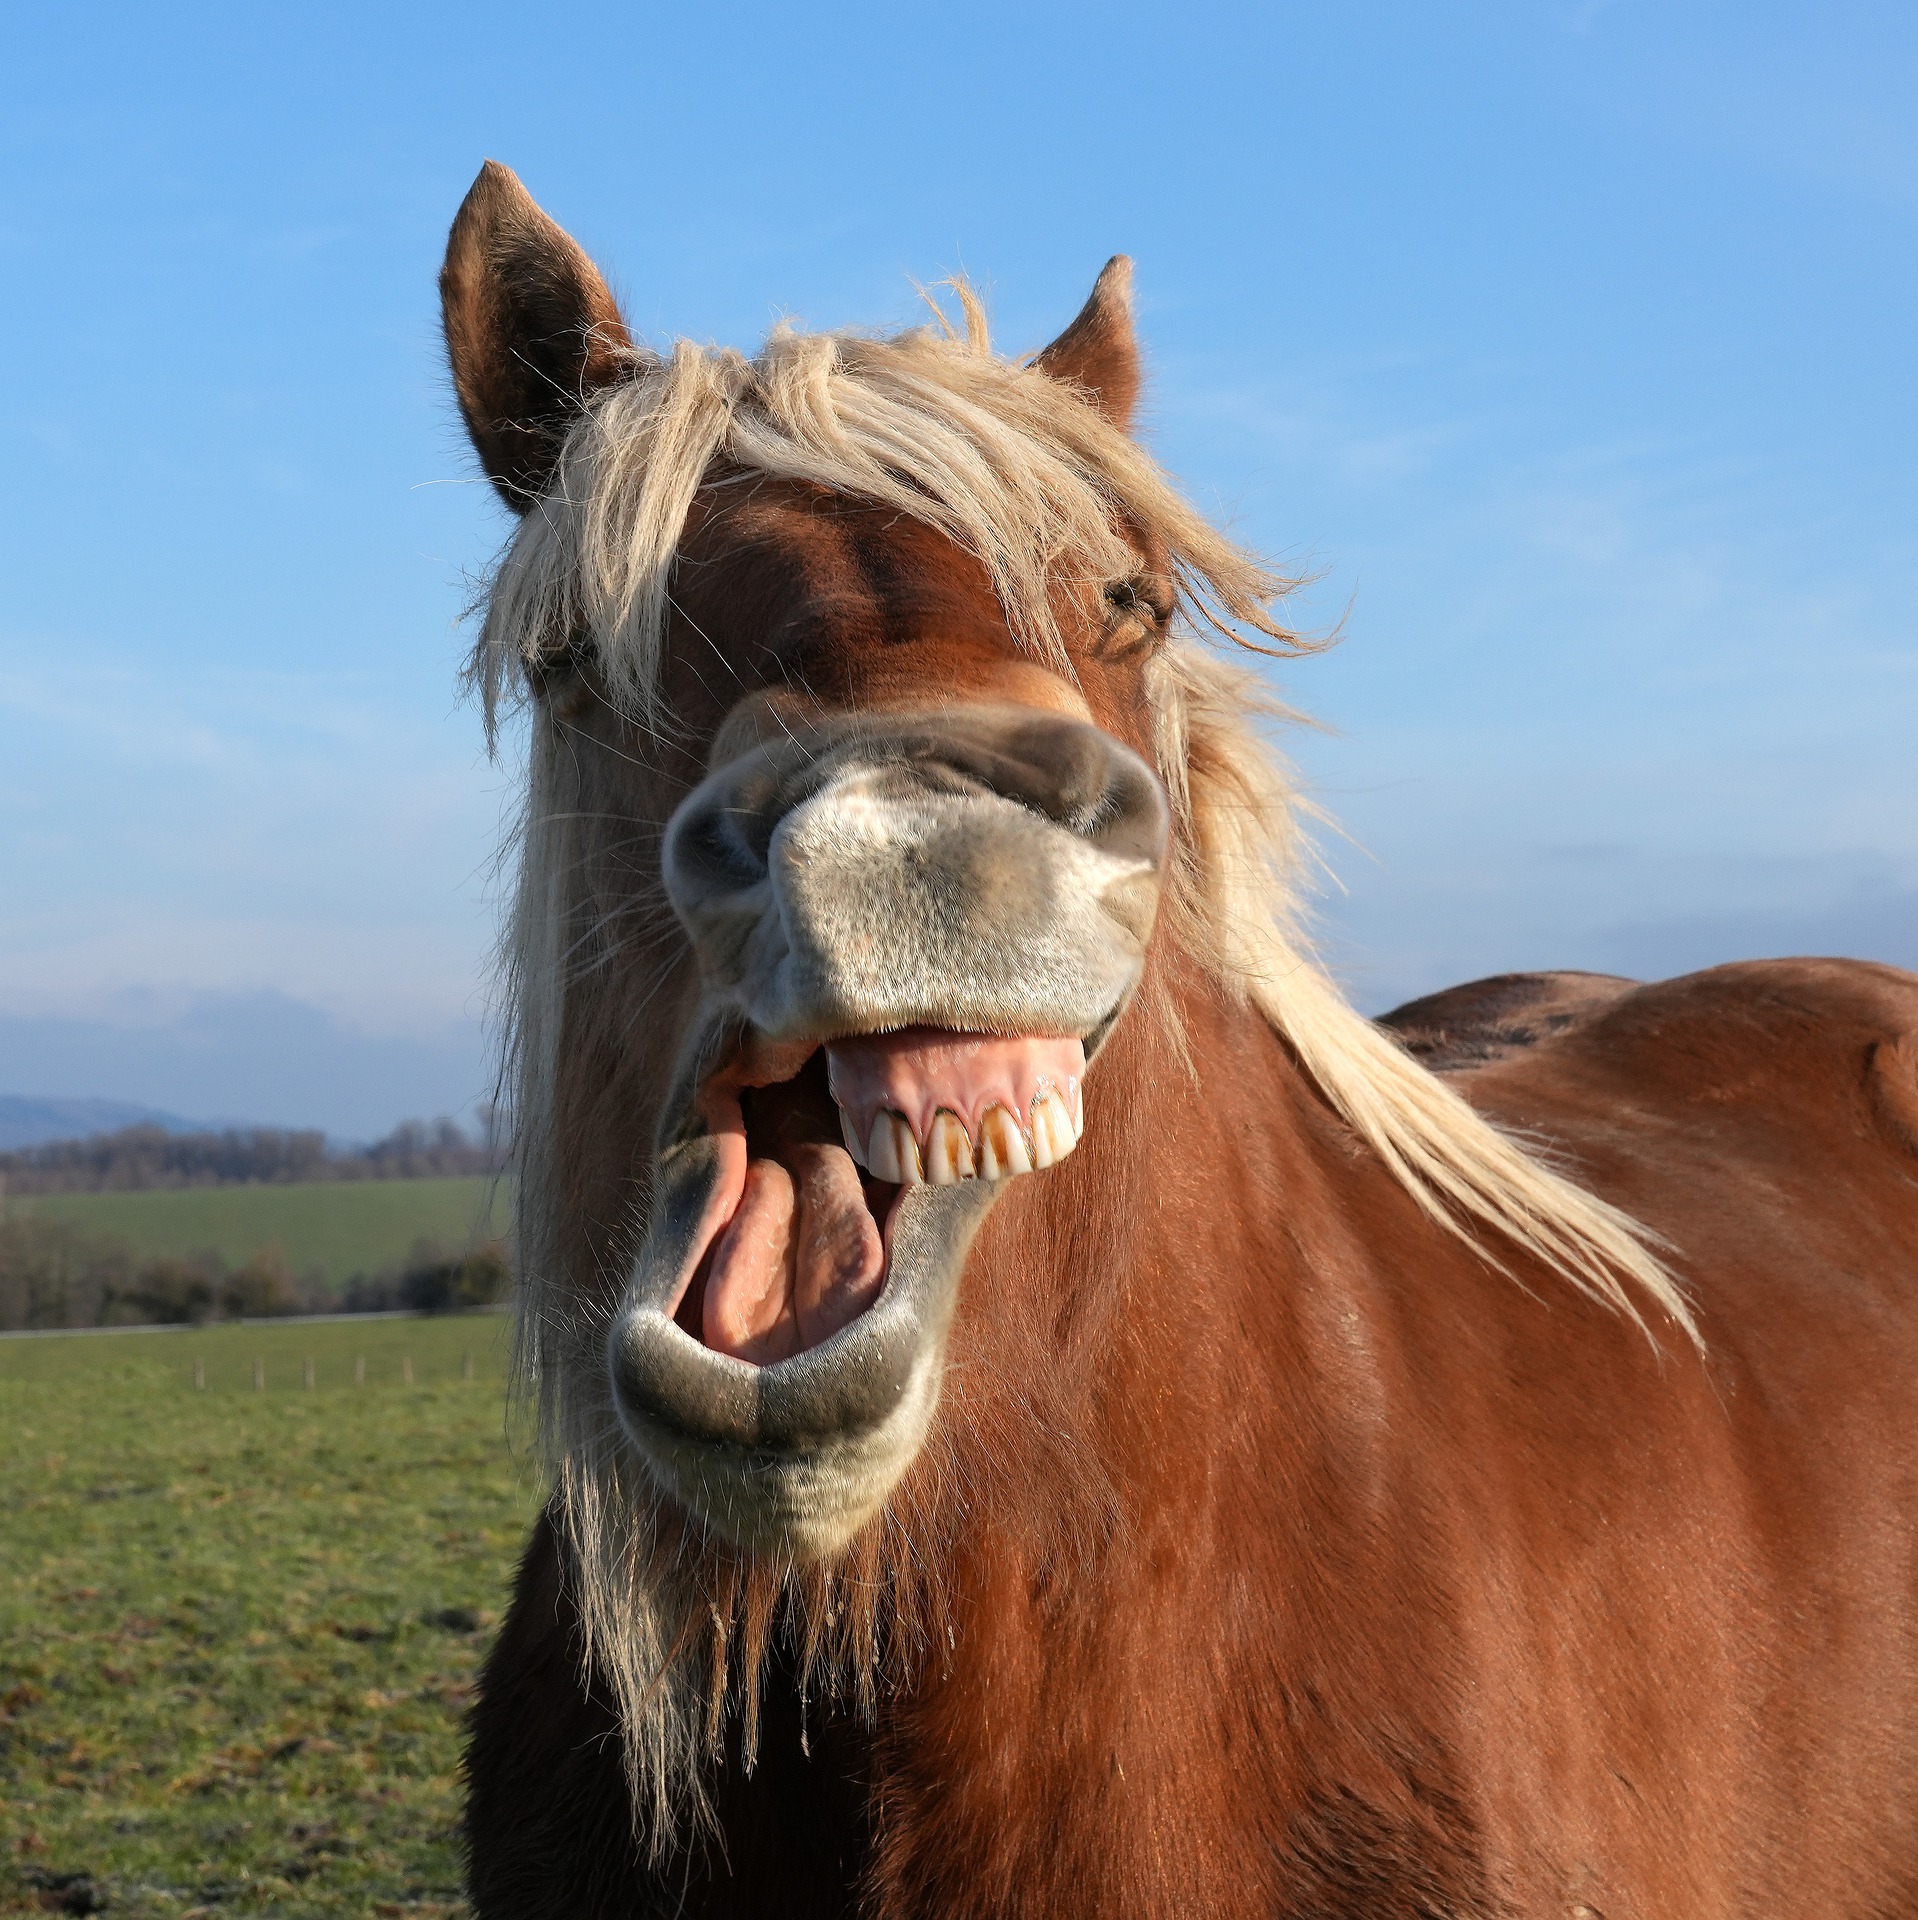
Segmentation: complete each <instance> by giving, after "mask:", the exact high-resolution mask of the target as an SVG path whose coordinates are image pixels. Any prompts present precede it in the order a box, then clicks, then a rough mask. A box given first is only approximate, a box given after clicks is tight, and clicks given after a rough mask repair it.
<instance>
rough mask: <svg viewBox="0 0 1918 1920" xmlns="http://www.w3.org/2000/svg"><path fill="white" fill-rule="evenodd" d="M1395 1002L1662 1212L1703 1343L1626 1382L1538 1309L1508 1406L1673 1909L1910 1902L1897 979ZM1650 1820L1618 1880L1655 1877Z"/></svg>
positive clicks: (1911, 1056) (1916, 1472)
mask: <svg viewBox="0 0 1918 1920" xmlns="http://www.w3.org/2000/svg"><path fill="white" fill-rule="evenodd" d="M1386 1024H1388V1025H1390V1026H1392V1027H1394V1029H1395V1030H1397V1031H1398V1032H1400V1033H1401V1035H1402V1036H1404V1037H1406V1038H1407V1039H1408V1042H1409V1043H1411V1044H1414V1045H1415V1048H1416V1050H1418V1051H1420V1052H1421V1053H1422V1054H1423V1055H1424V1057H1425V1058H1426V1059H1427V1061H1428V1063H1430V1064H1433V1065H1434V1066H1436V1067H1437V1068H1438V1070H1440V1071H1441V1072H1443V1073H1445V1075H1446V1077H1447V1079H1448V1081H1449V1083H1450V1084H1451V1085H1452V1086H1454V1087H1455V1088H1456V1089H1457V1090H1458V1091H1459V1092H1460V1093H1461V1094H1463V1095H1464V1096H1465V1097H1466V1098H1467V1099H1469V1100H1470V1101H1471V1102H1472V1103H1473V1104H1474V1105H1475V1106H1476V1107H1478V1108H1480V1109H1481V1110H1482V1111H1483V1112H1485V1113H1486V1114H1487V1115H1488V1116H1489V1117H1491V1118H1493V1119H1495V1120H1497V1121H1498V1122H1500V1123H1501V1124H1502V1125H1505V1126H1507V1127H1510V1128H1514V1129H1517V1130H1521V1131H1522V1132H1524V1133H1525V1134H1526V1135H1528V1136H1529V1137H1530V1138H1531V1139H1533V1140H1534V1141H1537V1142H1540V1143H1542V1144H1543V1145H1544V1146H1545V1147H1546V1148H1547V1149H1548V1150H1549V1151H1550V1152H1551V1153H1552V1154H1554V1155H1555V1156H1556V1157H1557V1159H1558V1162H1559V1164H1560V1165H1561V1166H1562V1167H1563V1168H1564V1169H1565V1170H1566V1171H1567V1172H1568V1173H1569V1174H1571V1175H1572V1177H1574V1178H1576V1179H1578V1180H1579V1181H1580V1182H1581V1183H1582V1184H1585V1185H1587V1186H1588V1187H1589V1188H1591V1189H1592V1190H1593V1191H1595V1192H1597V1193H1599V1194H1600V1195H1602V1196H1603V1197H1604V1198H1606V1199H1607V1200H1610V1201H1611V1202H1613V1203H1614V1204H1615V1205H1617V1206H1619V1207H1621V1208H1622V1209H1624V1210H1625V1211H1626V1212H1627V1213H1629V1214H1630V1215H1632V1216H1633V1217H1634V1218H1635V1219H1636V1220H1638V1221H1639V1222H1640V1223H1641V1224H1642V1225H1644V1226H1645V1227H1647V1228H1648V1229H1650V1230H1651V1231H1652V1232H1653V1233H1654V1234H1656V1235H1657V1236H1658V1237H1659V1239H1660V1240H1661V1241H1662V1242H1663V1247H1662V1249H1661V1251H1662V1252H1663V1253H1664V1255H1665V1257H1666V1258H1667V1260H1668V1261H1669V1264H1670V1265H1671V1267H1672V1269H1673V1271H1674V1272H1675V1273H1676V1274H1677V1275H1678V1277H1679V1279H1680V1281H1681V1283H1682V1284H1683V1287H1684V1290H1685V1292H1686V1294H1687V1296H1688V1297H1689V1299H1690V1301H1691V1303H1692V1305H1693V1308H1694V1311H1695V1314H1696V1317H1697V1322H1698V1327H1699V1331H1700V1334H1701V1336H1702V1343H1703V1358H1702V1361H1696V1360H1694V1359H1693V1357H1692V1356H1691V1355H1689V1354H1688V1353H1687V1352H1686V1351H1685V1350H1684V1342H1683V1340H1682V1337H1681V1336H1678V1335H1676V1334H1675V1333H1674V1332H1673V1331H1671V1330H1668V1329H1666V1328H1662V1327H1661V1328H1655V1329H1653V1331H1654V1333H1655V1336H1656V1338H1657V1340H1658V1342H1659V1343H1660V1344H1661V1346H1662V1347H1663V1348H1664V1350H1665V1351H1664V1357H1663V1358H1662V1359H1660V1360H1659V1361H1658V1362H1657V1364H1656V1366H1655V1367H1648V1368H1646V1369H1644V1370H1643V1371H1642V1372H1639V1373H1638V1374H1636V1376H1635V1377H1632V1378H1631V1382H1630V1388H1629V1391H1622V1390H1621V1384H1620V1383H1621V1381H1623V1380H1625V1379H1627V1377H1628V1375H1629V1373H1630V1370H1629V1369H1626V1368H1621V1366H1620V1365H1619V1363H1618V1361H1617V1359H1616V1358H1612V1359H1606V1360H1600V1359H1599V1358H1598V1357H1597V1356H1598V1354H1599V1352H1600V1342H1599V1339H1598V1337H1597V1336H1596V1335H1594V1334H1591V1333H1589V1332H1588V1333H1586V1334H1579V1333H1576V1332H1574V1331H1573V1327H1574V1324H1575V1323H1580V1322H1581V1321H1582V1323H1583V1324H1584V1325H1585V1326H1586V1327H1587V1328H1588V1329H1589V1328H1590V1327H1591V1326H1592V1324H1593V1323H1591V1322H1590V1321H1589V1320H1585V1319H1583V1317H1582V1316H1581V1315H1578V1314H1570V1315H1568V1313H1567V1311H1566V1309H1564V1308H1563V1307H1562V1306H1552V1307H1548V1308H1547V1309H1546V1310H1545V1311H1544V1312H1543V1313H1542V1314H1539V1315H1537V1316H1536V1317H1537V1318H1539V1319H1540V1321H1541V1323H1542V1322H1543V1321H1544V1320H1545V1319H1547V1318H1549V1319H1551V1320H1552V1321H1554V1322H1555V1323H1556V1328H1557V1331H1556V1333H1555V1334H1553V1333H1549V1332H1544V1331H1541V1333H1540V1334H1539V1336H1538V1339H1537V1342H1536V1344H1537V1347H1538V1349H1539V1352H1540V1353H1543V1354H1546V1355H1547V1356H1548V1357H1549V1359H1550V1362H1551V1367H1552V1369H1553V1371H1552V1374H1551V1378H1550V1383H1549V1391H1531V1392H1528V1394H1527V1395H1526V1396H1524V1397H1523V1399H1522V1400H1521V1401H1518V1402H1516V1403H1515V1402H1514V1401H1513V1400H1511V1399H1507V1400H1505V1401H1504V1403H1503V1406H1502V1412H1501V1419H1502V1420H1503V1421H1504V1422H1505V1424H1506V1425H1507V1427H1508V1428H1522V1429H1523V1440H1522V1441H1521V1443H1520V1444H1522V1445H1523V1447H1524V1448H1525V1462H1524V1463H1525V1467H1526V1471H1527V1476H1528V1477H1529V1478H1530V1479H1532V1481H1533V1482H1534V1484H1535V1485H1536V1486H1537V1487H1538V1488H1539V1489H1540V1491H1541V1493H1542V1494H1543V1495H1544V1497H1545V1499H1546V1501H1547V1514H1546V1516H1535V1519H1534V1523H1533V1531H1532V1534H1531V1536H1530V1538H1529V1540H1528V1542H1527V1545H1528V1548H1529V1549H1531V1550H1532V1551H1534V1552H1538V1551H1540V1550H1541V1549H1540V1542H1541V1541H1542V1540H1544V1539H1547V1538H1549V1539H1550V1541H1551V1546H1550V1547H1549V1548H1548V1549H1544V1550H1543V1551H1544V1553H1545V1557H1546V1558H1548V1559H1550V1561H1551V1562H1552V1571H1551V1577H1550V1579H1549V1580H1548V1581H1547V1582H1546V1587H1547V1588H1549V1594H1548V1593H1547V1592H1546V1591H1545V1590H1544V1589H1541V1594H1540V1596H1539V1597H1538V1604H1540V1605H1541V1606H1548V1607H1549V1608H1551V1609H1552V1611H1553V1613H1554V1614H1555V1616H1556V1621H1557V1623H1558V1627H1559V1628H1560V1629H1562V1631H1561V1632H1560V1634H1559V1638H1560V1643H1561V1645H1571V1644H1574V1643H1576V1646H1577V1649H1578V1651H1577V1654H1576V1658H1577V1660H1578V1661H1579V1662H1580V1663H1581V1664H1582V1665H1584V1666H1585V1668H1586V1671H1587V1681H1586V1684H1585V1689H1584V1690H1583V1691H1582V1692H1581V1696H1580V1697H1581V1698H1583V1697H1584V1694H1585V1692H1592V1691H1597V1692H1604V1693H1609V1694H1610V1697H1611V1698H1612V1700H1613V1702H1614V1707H1613V1711H1612V1714H1611V1715H1610V1717H1609V1719H1608V1720H1607V1721H1605V1722H1604V1723H1603V1724H1602V1725H1600V1726H1599V1727H1598V1730H1597V1731H1596V1732H1593V1730H1592V1729H1591V1728H1589V1727H1583V1728H1582V1729H1581V1733H1582V1737H1583V1738H1585V1740H1586V1742H1587V1747H1588V1752H1587V1758H1588V1759H1589V1761H1590V1762H1591V1772H1592V1776H1593V1778H1595V1779H1596V1778H1599V1777H1601V1776H1603V1775H1605V1774H1606V1773H1607V1772H1609V1773H1610V1774H1611V1775H1613V1776H1615V1778H1616V1781H1617V1782H1618V1783H1622V1784H1618V1785H1616V1786H1614V1783H1613V1780H1611V1779H1605V1780H1604V1782H1603V1785H1604V1789H1605V1791H1607V1792H1613V1791H1615V1792H1619V1793H1627V1792H1631V1793H1646V1792H1650V1791H1652V1789H1653V1783H1654V1782H1657V1781H1659V1780H1660V1779H1661V1777H1662V1782H1663V1786H1664V1788H1665V1789H1666V1790H1668V1791H1670V1792H1671V1793H1674V1794H1678V1795H1681V1796H1682V1798H1681V1799H1680V1800H1675V1801H1674V1802H1673V1807H1674V1816H1675V1817H1674V1824H1673V1825H1672V1827H1671V1828H1670V1829H1669V1831H1668V1836H1667V1837H1668V1839H1669V1837H1670V1836H1671V1835H1676V1834H1678V1833H1680V1832H1684V1833H1686V1834H1687V1835H1688V1836H1689V1837H1690V1838H1692V1839H1695V1840H1697V1841H1699V1842H1700V1843H1701V1844H1699V1845H1698V1846H1697V1847H1696V1849H1695V1850H1694V1851H1692V1853H1691V1855H1690V1858H1691V1861H1692V1863H1693V1864H1692V1865H1690V1866H1688V1867H1687V1868H1686V1870H1685V1871H1686V1873H1687V1874H1691V1875H1694V1876H1695V1877H1694V1878H1693V1879H1692V1881H1691V1882H1690V1883H1689V1884H1688V1885H1687V1887H1686V1898H1687V1899H1688V1900H1689V1901H1690V1902H1691V1903H1692V1904H1693V1906H1694V1910H1718V1909H1719V1908H1721V1907H1722V1908H1723V1909H1724V1910H1726V1911H1733V1910H1739V1909H1740V1908H1741V1907H1742V1909H1743V1910H1746V1911H1754V1910H1762V1911H1787V1910H1790V1911H1803V1912H1813V1911H1818V1912H1825V1911H1830V1912H1841V1911H1842V1912H1853V1911H1870V1912H1874V1913H1875V1912H1880V1911H1883V1912H1887V1913H1889V1912H1897V1913H1901V1914H1902V1913H1918V1796H1915V1795H1914V1794H1913V1792H1912V1788H1911V1782H1912V1781H1913V1779H1914V1778H1918V1554H1915V1553H1914V1550H1913V1547H1912V1544H1911V1543H1912V1540H1913V1538H1914V1532H1915V1531H1918V1423H1915V1422H1914V1420H1913V1406H1914V1390H1918V976H1914V975H1912V974H1909V973H1905V972H1903V971H1901V970H1899V969H1896V968H1892V967H1886V966H1877V965H1872V964H1867V963H1862V962H1850V961H1832V960H1789V961H1771V962H1752V963H1744V964H1740V965H1736V966H1726V967H1719V968H1714V969H1712V970H1710V971H1708V972H1703V973H1697V974H1692V975H1688V976H1685V977H1683V978H1680V979H1675V980H1669V981H1664V982H1660V983H1657V984H1653V985H1647V986H1637V985H1634V984H1632V983H1630V982H1627V981H1619V980H1613V979H1609V978H1606V977H1603V976H1589V975H1587V976H1570V977H1569V978H1568V977H1566V976H1505V977H1502V978H1501V979H1500V980H1497V981H1489V982H1479V983H1474V984H1473V985H1472V986H1469V987H1465V988H1459V989H1454V990H1452V992H1451V993H1449V994H1445V995H1435V996H1433V997H1432V998H1431V999H1430V1000H1428V1001H1425V1002H1420V1003H1415V1004H1414V1005H1413V1006H1412V1007H1409V1008H1405V1009H1401V1010H1400V1011H1399V1013H1397V1014H1396V1015H1393V1016H1388V1019H1387V1022H1386ZM1508 1311H1509V1312H1510V1313H1511V1314H1512V1315H1513V1319H1514V1324H1521V1323H1522V1322H1523V1320H1524V1318H1525V1316H1526V1315H1528V1314H1530V1313H1531V1312H1532V1309H1531V1308H1530V1307H1529V1306H1520V1305H1519V1304H1517V1303H1516V1302H1514V1304H1513V1305H1512V1306H1511V1307H1510V1308H1509V1309H1508ZM1609 1351H1610V1352H1611V1353H1612V1354H1613V1355H1616V1354H1617V1353H1619V1352H1620V1351H1621V1350H1620V1349H1617V1348H1611V1349H1609ZM1539 1385H1540V1386H1541V1387H1542V1386H1543V1385H1544V1381H1543V1377H1542V1375H1541V1380H1540V1382H1539ZM1601 1458H1602V1460H1603V1465H1602V1466H1601V1465H1599V1464H1597V1463H1598V1462H1599V1461H1600V1460H1601ZM1627 1473H1628V1474H1629V1475H1630V1476H1632V1477H1631V1478H1629V1479H1625V1476H1626V1474H1627ZM1601 1478H1602V1479H1603V1481H1604V1482H1605V1483H1606V1484H1605V1487H1604V1490H1603V1491H1602V1492H1599V1491H1595V1488H1596V1486H1597V1483H1598V1481H1599V1480H1600V1479H1601ZM1621 1479H1625V1485H1624V1486H1623V1487H1621V1486H1620V1485H1619V1484H1618V1483H1619V1482H1620V1481H1621ZM1595 1516H1596V1517H1595ZM1573 1623H1576V1624H1573ZM1654 1641H1656V1643H1657V1644H1658V1645H1659V1646H1660V1650H1661V1656H1664V1655H1669V1659H1668V1660H1666V1659H1664V1658H1662V1657H1661V1659H1659V1660H1652V1659H1650V1658H1648V1657H1647V1655H1646V1653H1645V1648H1646V1647H1647V1646H1648V1645H1650V1644H1652V1643H1653V1642H1654ZM1594 1676H1596V1677H1594ZM1626 1702H1629V1705H1626V1704H1624V1703H1626ZM1547 1719H1549V1714H1546V1713H1540V1714H1539V1715H1537V1716H1536V1720H1537V1722H1538V1723H1542V1722H1543V1721H1545V1720H1547ZM1634 1727H1635V1728H1636V1731H1634ZM1595 1803H1596V1796H1593V1797H1588V1802H1587V1804H1588V1805H1589V1804H1595ZM1681 1806H1682V1807H1683V1809H1684V1811H1683V1812H1682V1813H1681V1812H1679V1811H1678V1809H1679V1808H1680V1807H1681ZM1627 1824H1629V1822H1621V1823H1620V1825H1621V1827H1622V1826H1624V1825H1627ZM1647 1825H1648V1826H1649V1827H1653V1828H1655V1827H1656V1826H1657V1825H1658V1822H1657V1821H1651V1822H1649V1823H1647ZM1708 1834H1718V1835H1722V1836H1732V1835H1736V1836H1738V1837H1737V1839H1736V1842H1735V1844H1732V1845H1730V1846H1729V1847H1728V1848H1726V1849H1725V1852H1724V1854H1723V1856H1722V1857H1723V1858H1725V1859H1727V1860H1735V1861H1737V1862H1738V1863H1739V1866H1738V1868H1737V1882H1738V1884H1737V1885H1736V1887H1733V1886H1731V1885H1729V1884H1726V1885H1722V1886H1721V1885H1718V1884H1717V1883H1716V1881H1715V1879H1714V1874H1713V1870H1710V1869H1707V1868H1706V1867H1705V1866H1704V1865H1703V1862H1704V1861H1705V1860H1706V1859H1708V1858H1709V1857H1710V1856H1711V1855H1712V1854H1713V1853H1714V1852H1715V1851H1717V1849H1716V1847H1715V1846H1714V1845H1713V1844H1712V1843H1711V1841H1709V1840H1708V1839H1707V1838H1706V1836H1707V1835H1708ZM1597 1851H1599V1850H1598V1849H1595V1853H1596V1852H1597ZM1663 1851H1664V1852H1665V1854H1666V1855H1667V1856H1668V1857H1666V1858H1665V1859H1663V1860H1659V1861H1653V1860H1647V1861H1646V1862H1645V1863H1643V1867H1642V1869H1641V1871H1642V1872H1643V1873H1644V1874H1647V1875H1649V1876H1650V1877H1649V1878H1644V1879H1640V1880H1639V1881H1638V1884H1641V1885H1657V1884H1659V1878H1658V1876H1659V1875H1660V1874H1661V1873H1662V1874H1663V1875H1665V1876H1666V1884H1668V1885H1671V1884H1674V1883H1673V1882H1672V1881H1671V1879H1670V1876H1671V1875H1672V1874H1673V1873H1674V1872H1676V1871H1677V1869H1676V1867H1675V1865H1674V1862H1673V1861H1672V1859H1671V1858H1670V1857H1669V1855H1670V1853H1671V1851H1672V1850H1671V1848H1670V1847H1669V1846H1667V1847H1665V1848H1664V1849H1663ZM1605 1877H1606V1878H1607V1879H1611V1882H1612V1884H1613V1885H1614V1886H1616V1885H1617V1884H1618V1883H1619V1879H1623V1880H1625V1881H1626V1882H1627V1883H1630V1882H1631V1880H1632V1879H1633V1876H1632V1875H1629V1874H1627V1875H1620V1876H1618V1877H1617V1878H1613V1877H1612V1876H1610V1875H1607V1876H1605ZM1594 1904H1596V1905H1597V1906H1598V1907H1599V1909H1600V1910H1604V1909H1605V1907H1606V1906H1607V1904H1608V1903H1607V1902H1606V1901H1604V1900H1597V1901H1595V1903H1594Z"/></svg>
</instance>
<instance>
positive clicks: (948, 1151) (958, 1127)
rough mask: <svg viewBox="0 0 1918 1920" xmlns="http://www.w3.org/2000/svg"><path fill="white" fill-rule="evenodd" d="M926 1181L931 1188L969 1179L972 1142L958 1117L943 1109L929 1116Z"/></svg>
mask: <svg viewBox="0 0 1918 1920" xmlns="http://www.w3.org/2000/svg"><path fill="white" fill-rule="evenodd" d="M926 1178H927V1180H928V1181H930V1182H931V1184H932V1185H933V1186H935V1187H950V1186H953V1185H956V1184H957V1183H958V1182H959V1181H961V1180H970V1179H971V1178H972V1142H971V1140H970V1139H968V1138H967V1136H966V1129H965V1126H964V1124H963V1123H962V1122H961V1121H960V1119H959V1117H958V1116H957V1115H956V1114H951V1113H948V1112H947V1111H946V1110H945V1108H943V1107H941V1108H940V1110H939V1111H938V1112H937V1113H935V1114H934V1115H933V1116H932V1126H931V1128H930V1130H929V1131H928V1132H927V1134H926Z"/></svg>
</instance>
